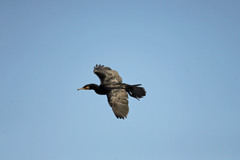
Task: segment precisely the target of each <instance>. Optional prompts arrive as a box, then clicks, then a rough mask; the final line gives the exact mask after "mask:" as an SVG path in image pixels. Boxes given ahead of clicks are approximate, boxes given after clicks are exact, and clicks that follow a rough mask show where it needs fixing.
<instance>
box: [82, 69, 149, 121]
mask: <svg viewBox="0 0 240 160" xmlns="http://www.w3.org/2000/svg"><path fill="white" fill-rule="evenodd" d="M93 72H94V73H95V74H96V75H97V76H98V77H99V79H100V81H101V84H100V85H97V84H93V83H91V84H87V85H85V86H83V87H82V88H79V89H78V90H94V91H95V92H96V93H97V94H100V95H107V99H108V103H109V105H110V106H111V107H112V110H113V112H114V114H115V116H116V117H117V118H120V119H124V118H127V115H128V112H129V107H128V94H129V95H130V96H131V97H134V98H136V99H138V100H139V99H140V98H142V97H143V96H145V95H146V91H145V89H144V88H143V87H139V86H140V85H141V84H135V85H129V84H126V83H122V78H121V77H120V76H119V74H118V72H117V71H115V70H112V69H111V68H109V67H105V66H104V65H96V66H95V67H94V70H93Z"/></svg>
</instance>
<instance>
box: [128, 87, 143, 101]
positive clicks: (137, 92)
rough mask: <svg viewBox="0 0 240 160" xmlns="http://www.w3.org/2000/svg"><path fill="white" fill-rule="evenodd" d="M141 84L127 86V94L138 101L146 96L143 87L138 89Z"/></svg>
mask: <svg viewBox="0 0 240 160" xmlns="http://www.w3.org/2000/svg"><path fill="white" fill-rule="evenodd" d="M140 85H141V84H135V85H129V86H128V88H127V92H128V94H129V95H130V96H132V97H134V98H136V99H138V100H139V98H142V97H143V96H146V91H145V89H144V88H143V87H138V86H140Z"/></svg>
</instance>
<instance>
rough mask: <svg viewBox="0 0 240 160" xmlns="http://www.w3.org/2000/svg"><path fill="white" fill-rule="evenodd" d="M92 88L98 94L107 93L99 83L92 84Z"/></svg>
mask: <svg viewBox="0 0 240 160" xmlns="http://www.w3.org/2000/svg"><path fill="white" fill-rule="evenodd" d="M91 89H93V90H94V91H95V92H96V93H97V94H101V95H105V94H107V92H106V90H105V89H104V88H103V87H101V86H99V85H97V84H92V86H91Z"/></svg>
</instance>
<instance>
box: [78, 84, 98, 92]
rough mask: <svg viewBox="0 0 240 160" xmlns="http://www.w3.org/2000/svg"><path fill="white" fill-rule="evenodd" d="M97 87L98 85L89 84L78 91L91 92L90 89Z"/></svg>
mask: <svg viewBox="0 0 240 160" xmlns="http://www.w3.org/2000/svg"><path fill="white" fill-rule="evenodd" d="M95 86H96V84H87V85H85V86H83V87H82V88H78V89H77V90H78V91H79V90H90V89H94V88H95Z"/></svg>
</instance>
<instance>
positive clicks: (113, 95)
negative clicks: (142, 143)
mask: <svg viewBox="0 0 240 160" xmlns="http://www.w3.org/2000/svg"><path fill="white" fill-rule="evenodd" d="M107 97H108V103H109V105H110V106H111V107H112V110H113V112H114V114H115V116H116V117H117V118H120V119H124V118H127V115H128V112H129V107H128V94H127V92H126V91H125V90H124V89H113V90H111V91H110V92H109V93H108V94H107Z"/></svg>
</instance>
